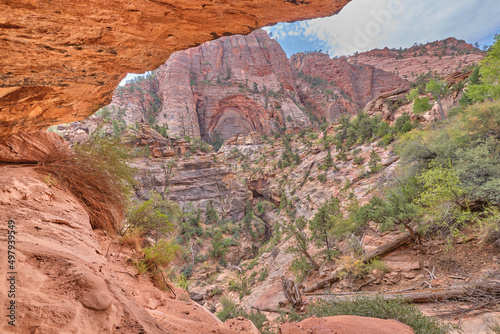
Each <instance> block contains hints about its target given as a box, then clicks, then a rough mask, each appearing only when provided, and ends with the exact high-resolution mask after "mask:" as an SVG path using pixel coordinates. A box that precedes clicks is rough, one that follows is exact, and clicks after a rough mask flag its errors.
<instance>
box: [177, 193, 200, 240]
mask: <svg viewBox="0 0 500 334" xmlns="http://www.w3.org/2000/svg"><path fill="white" fill-rule="evenodd" d="M200 221H201V210H200V209H199V208H198V209H195V208H194V206H193V204H192V203H191V202H189V203H188V204H187V205H186V207H185V208H184V214H183V216H182V220H181V221H180V223H179V225H178V234H179V239H180V240H181V241H182V242H183V241H184V240H183V239H186V240H189V239H191V238H192V237H194V236H196V235H197V236H202V235H203V229H202V228H201V224H200Z"/></svg>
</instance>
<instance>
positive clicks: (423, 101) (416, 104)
mask: <svg viewBox="0 0 500 334" xmlns="http://www.w3.org/2000/svg"><path fill="white" fill-rule="evenodd" d="M408 100H410V101H413V113H414V114H415V115H420V114H422V113H424V112H426V111H427V110H430V109H431V108H432V106H431V105H430V103H429V98H428V97H422V98H421V97H420V94H419V93H418V88H415V89H413V90H412V91H411V92H410V94H408Z"/></svg>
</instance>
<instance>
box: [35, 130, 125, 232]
mask: <svg viewBox="0 0 500 334" xmlns="http://www.w3.org/2000/svg"><path fill="white" fill-rule="evenodd" d="M128 161H129V152H128V149H127V148H126V147H125V146H123V144H121V143H120V141H119V139H117V138H110V137H105V136H103V135H99V134H96V135H93V136H91V138H90V139H89V140H88V141H87V142H85V143H82V144H77V145H75V146H74V148H73V150H71V149H68V148H66V147H61V148H59V149H56V150H54V151H53V152H51V153H50V154H49V155H48V156H47V157H46V158H45V159H44V160H43V161H41V162H39V164H38V167H37V169H38V171H40V172H42V173H43V174H45V175H49V177H50V178H55V179H57V182H58V184H59V185H61V186H62V187H64V188H66V189H67V190H69V191H70V192H71V193H72V194H73V195H75V196H76V198H77V199H78V200H79V201H80V203H81V204H82V205H83V207H84V208H85V209H86V210H87V212H88V214H89V216H90V224H91V225H92V228H93V229H103V230H106V231H117V230H119V229H120V228H121V226H122V223H123V214H124V208H125V205H126V203H127V198H128V195H129V193H130V191H131V184H132V182H133V169H132V168H131V167H129V165H128V163H127V162H128Z"/></svg>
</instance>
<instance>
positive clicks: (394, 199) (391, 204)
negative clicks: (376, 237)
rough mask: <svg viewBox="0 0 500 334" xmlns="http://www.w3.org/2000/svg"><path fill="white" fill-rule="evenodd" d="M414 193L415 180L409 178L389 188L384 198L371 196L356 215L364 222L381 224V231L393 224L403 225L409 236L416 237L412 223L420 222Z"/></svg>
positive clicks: (415, 190) (415, 192)
mask: <svg viewBox="0 0 500 334" xmlns="http://www.w3.org/2000/svg"><path fill="white" fill-rule="evenodd" d="M416 195H417V187H416V180H415V179H410V180H409V181H407V182H406V183H404V184H401V185H397V186H394V187H393V188H390V189H389V190H388V192H387V195H386V197H385V199H382V198H380V197H373V198H372V199H371V200H370V202H369V203H368V204H367V205H365V206H363V207H362V208H360V211H359V212H358V217H360V218H363V219H364V220H365V222H368V221H370V220H371V221H373V222H375V223H378V224H381V230H383V231H384V230H389V229H391V228H392V227H393V226H394V225H401V226H404V227H405V228H406V229H407V230H408V232H410V235H411V237H412V238H413V239H416V238H417V235H416V233H415V231H414V226H413V225H414V224H415V223H419V222H420V220H419V219H418V217H419V210H418V207H417V205H415V204H414V203H413V200H414V198H415V196H416Z"/></svg>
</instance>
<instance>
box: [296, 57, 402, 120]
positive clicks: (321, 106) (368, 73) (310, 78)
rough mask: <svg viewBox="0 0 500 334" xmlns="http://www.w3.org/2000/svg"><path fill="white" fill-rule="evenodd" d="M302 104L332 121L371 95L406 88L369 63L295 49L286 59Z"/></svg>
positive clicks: (360, 104) (387, 73)
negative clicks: (354, 62)
mask: <svg viewBox="0 0 500 334" xmlns="http://www.w3.org/2000/svg"><path fill="white" fill-rule="evenodd" d="M290 63H291V66H292V68H293V70H294V72H295V74H296V76H297V78H298V90H299V94H300V97H301V100H303V102H304V104H306V105H308V106H312V108H311V107H310V109H311V110H312V112H313V113H314V114H315V115H316V117H318V118H321V119H326V120H327V121H330V122H331V121H333V120H335V119H336V118H338V117H339V116H340V115H341V114H342V113H346V112H347V113H351V114H353V113H356V112H358V111H359V110H361V109H363V107H364V106H365V105H366V104H367V103H368V102H369V101H370V100H372V99H374V98H376V97H378V96H379V95H381V94H384V93H387V92H389V91H393V90H397V89H404V88H408V87H409V84H408V82H406V81H405V80H402V79H401V78H399V77H398V76H396V75H394V74H392V73H389V72H386V71H383V70H380V69H378V68H376V67H373V66H371V65H368V66H367V65H359V64H352V63H349V62H348V61H347V60H346V58H344V57H341V58H337V59H331V58H330V57H329V56H328V55H326V54H322V53H309V54H304V53H299V54H296V55H294V56H292V58H291V59H290Z"/></svg>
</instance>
